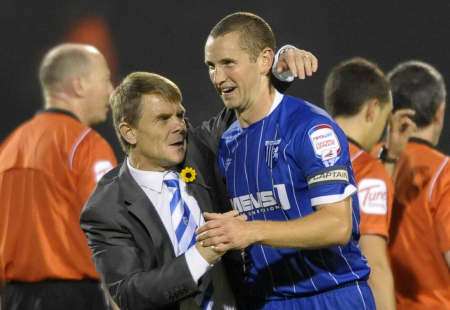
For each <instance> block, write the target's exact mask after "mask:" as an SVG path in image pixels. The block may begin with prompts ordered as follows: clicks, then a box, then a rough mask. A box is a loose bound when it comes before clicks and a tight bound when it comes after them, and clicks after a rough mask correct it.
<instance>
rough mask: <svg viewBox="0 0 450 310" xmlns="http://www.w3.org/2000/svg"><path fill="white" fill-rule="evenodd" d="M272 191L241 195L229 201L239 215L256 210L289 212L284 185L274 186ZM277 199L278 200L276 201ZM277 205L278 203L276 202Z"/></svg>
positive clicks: (289, 206)
mask: <svg viewBox="0 0 450 310" xmlns="http://www.w3.org/2000/svg"><path fill="white" fill-rule="evenodd" d="M274 189H275V190H274V191H261V192H257V193H256V195H255V196H256V197H255V196H253V195H252V194H246V195H241V196H238V197H235V198H233V199H231V204H232V205H233V207H234V209H236V210H238V211H239V213H245V212H250V211H255V210H257V211H258V213H259V212H267V211H273V210H276V209H280V207H281V208H282V209H283V210H289V209H290V208H291V205H290V203H289V199H288V195H287V192H286V186H285V185H284V184H276V185H274ZM277 198H278V199H277ZM277 200H278V201H279V203H278V201H277Z"/></svg>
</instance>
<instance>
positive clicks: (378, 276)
mask: <svg viewBox="0 0 450 310" xmlns="http://www.w3.org/2000/svg"><path fill="white" fill-rule="evenodd" d="M370 266H371V268H372V271H371V274H370V278H369V286H370V288H371V289H372V292H373V295H374V297H375V303H376V305H377V309H386V310H395V309H396V307H395V295H394V279H393V277H392V273H391V269H390V268H389V267H388V268H385V267H382V266H372V265H370Z"/></svg>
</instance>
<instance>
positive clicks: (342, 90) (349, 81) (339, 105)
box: [324, 57, 390, 117]
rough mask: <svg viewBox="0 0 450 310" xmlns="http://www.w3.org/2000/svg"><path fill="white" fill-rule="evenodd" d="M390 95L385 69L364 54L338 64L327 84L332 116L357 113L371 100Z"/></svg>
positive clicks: (326, 98)
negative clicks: (363, 56) (365, 57)
mask: <svg viewBox="0 0 450 310" xmlns="http://www.w3.org/2000/svg"><path fill="white" fill-rule="evenodd" d="M370 99H378V100H379V101H380V102H381V103H382V104H385V103H387V102H388V101H389V99H390V87H389V82H388V80H387V78H386V76H385V75H384V73H383V71H381V69H380V68H379V67H378V66H377V65H376V64H375V63H372V62H370V61H368V60H366V59H364V58H360V57H357V58H352V59H349V60H346V61H343V62H341V63H339V64H338V65H336V66H335V67H334V68H333V69H332V70H331V72H330V74H329V75H328V77H327V80H326V82H325V87H324V104H325V108H326V109H327V110H328V112H329V113H330V114H331V116H333V117H336V116H353V115H356V114H357V113H358V112H359V111H361V108H362V106H363V105H364V103H365V102H366V101H367V100H370Z"/></svg>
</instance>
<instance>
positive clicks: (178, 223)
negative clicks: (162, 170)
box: [164, 179, 197, 256]
mask: <svg viewBox="0 0 450 310" xmlns="http://www.w3.org/2000/svg"><path fill="white" fill-rule="evenodd" d="M164 184H166V186H167V187H168V188H171V189H174V190H173V193H172V194H173V196H172V199H171V200H170V214H171V216H172V225H173V228H174V229H175V235H176V238H177V244H178V246H177V248H178V252H177V253H176V254H177V256H178V255H181V254H183V253H184V252H186V250H187V249H189V248H190V247H191V246H193V245H194V244H195V230H196V229H197V224H196V223H195V219H194V217H193V216H192V213H191V211H189V207H188V206H187V205H186V203H185V202H184V200H183V199H182V198H181V191H180V183H179V181H178V180H177V179H171V180H165V181H164Z"/></svg>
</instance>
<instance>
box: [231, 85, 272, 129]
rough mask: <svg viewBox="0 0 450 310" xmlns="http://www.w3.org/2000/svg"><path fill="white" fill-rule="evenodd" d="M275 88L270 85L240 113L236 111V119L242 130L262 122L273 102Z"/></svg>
mask: <svg viewBox="0 0 450 310" xmlns="http://www.w3.org/2000/svg"><path fill="white" fill-rule="evenodd" d="M275 93H276V91H275V88H274V87H273V86H272V85H269V87H266V88H264V90H263V91H260V93H259V96H257V97H256V98H255V100H254V101H253V102H250V103H249V104H248V105H247V107H246V108H245V109H243V110H242V111H239V110H236V117H237V119H238V121H239V124H240V126H241V127H242V128H246V127H249V126H250V125H252V124H254V123H256V122H258V121H260V120H262V119H263V118H264V117H266V116H267V114H268V113H269V111H270V109H271V107H272V104H273V102H274V100H275Z"/></svg>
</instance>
